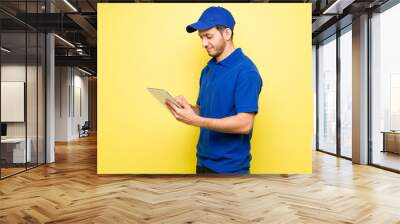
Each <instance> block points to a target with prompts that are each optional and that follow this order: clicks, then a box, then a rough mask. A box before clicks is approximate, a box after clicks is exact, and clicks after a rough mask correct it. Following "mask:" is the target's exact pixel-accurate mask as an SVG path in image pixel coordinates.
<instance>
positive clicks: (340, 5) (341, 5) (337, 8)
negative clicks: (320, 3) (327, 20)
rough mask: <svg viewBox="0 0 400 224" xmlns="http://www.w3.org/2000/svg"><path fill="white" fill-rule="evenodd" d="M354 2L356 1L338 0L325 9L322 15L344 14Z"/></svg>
mask: <svg viewBox="0 0 400 224" xmlns="http://www.w3.org/2000/svg"><path fill="white" fill-rule="evenodd" d="M354 1H355V0H336V1H335V2H334V3H333V4H332V5H330V6H329V7H328V8H327V9H325V10H324V12H323V13H322V14H342V13H343V10H344V9H345V8H347V6H349V5H351V3H353V2H354Z"/></svg>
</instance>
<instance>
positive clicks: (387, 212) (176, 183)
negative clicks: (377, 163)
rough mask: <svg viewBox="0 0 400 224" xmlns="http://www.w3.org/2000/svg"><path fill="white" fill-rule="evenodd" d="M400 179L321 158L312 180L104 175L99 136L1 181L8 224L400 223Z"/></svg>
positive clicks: (3, 219) (2, 217) (61, 147)
mask: <svg viewBox="0 0 400 224" xmlns="http://www.w3.org/2000/svg"><path fill="white" fill-rule="evenodd" d="M399 199H400V175H399V174H396V173H392V172H388V171H385V170H381V169H378V168H375V167H371V166H362V165H355V164H352V163H351V162H350V161H348V160H344V159H339V158H336V157H333V156H330V155H327V154H324V153H321V152H314V154H313V174H312V175H289V176H287V175H253V176H245V175H239V176H221V177H218V176H209V177H207V176H195V175H103V176H99V175H97V174H96V136H90V137H88V138H82V139H81V140H79V141H74V142H69V143H68V144H60V143H58V144H57V145H56V163H54V164H50V165H45V166H41V167H38V168H35V169H32V170H29V171H27V172H25V173H21V174H18V175H16V176H13V177H9V178H7V179H5V180H2V181H0V202H1V203H0V223H374V224H376V223H400V212H399V211H400V200H399Z"/></svg>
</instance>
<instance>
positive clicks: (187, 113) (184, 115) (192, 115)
mask: <svg viewBox="0 0 400 224" xmlns="http://www.w3.org/2000/svg"><path fill="white" fill-rule="evenodd" d="M175 100H176V102H177V103H178V104H179V105H180V106H181V107H182V108H179V107H177V106H176V105H175V104H174V103H173V102H171V101H169V100H167V102H166V103H165V104H166V105H167V107H168V109H169V110H170V111H171V113H172V114H173V115H174V117H175V118H176V120H178V121H181V122H183V123H185V124H189V125H194V126H199V123H200V120H201V117H200V116H199V115H198V114H197V113H196V112H195V111H194V110H193V108H192V106H191V105H190V104H189V103H188V102H187V100H186V99H185V97H183V96H177V97H175Z"/></svg>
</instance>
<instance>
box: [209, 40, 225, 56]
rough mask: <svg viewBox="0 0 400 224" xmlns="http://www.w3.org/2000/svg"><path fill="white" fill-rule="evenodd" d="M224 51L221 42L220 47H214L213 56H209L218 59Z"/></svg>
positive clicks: (223, 43) (223, 44)
mask: <svg viewBox="0 0 400 224" xmlns="http://www.w3.org/2000/svg"><path fill="white" fill-rule="evenodd" d="M224 50H225V42H222V44H221V45H219V46H215V54H209V55H210V56H211V57H214V58H216V57H218V56H220V55H221V54H222V53H223V52H224Z"/></svg>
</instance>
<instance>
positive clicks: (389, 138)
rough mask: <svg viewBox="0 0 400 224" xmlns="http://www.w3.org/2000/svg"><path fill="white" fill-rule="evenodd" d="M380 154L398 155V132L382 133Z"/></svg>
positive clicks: (399, 150) (399, 134)
mask: <svg viewBox="0 0 400 224" xmlns="http://www.w3.org/2000/svg"><path fill="white" fill-rule="evenodd" d="M381 133H383V150H382V152H393V153H397V154H400V132H394V131H383V132H381Z"/></svg>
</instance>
